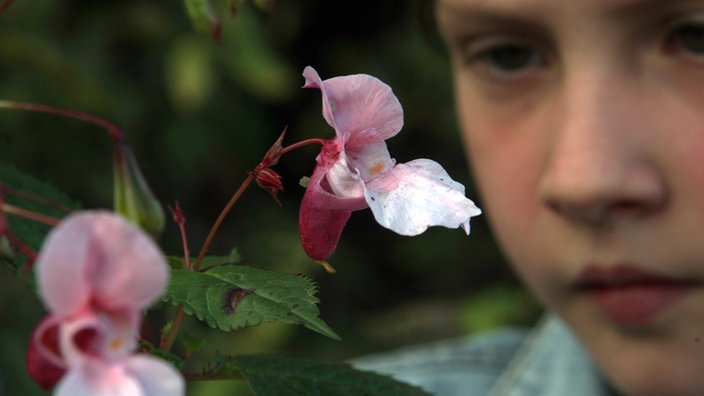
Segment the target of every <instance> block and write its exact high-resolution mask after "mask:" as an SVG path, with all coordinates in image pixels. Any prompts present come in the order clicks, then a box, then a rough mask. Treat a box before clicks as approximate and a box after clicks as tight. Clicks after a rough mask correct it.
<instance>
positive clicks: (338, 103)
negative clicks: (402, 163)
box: [303, 66, 403, 145]
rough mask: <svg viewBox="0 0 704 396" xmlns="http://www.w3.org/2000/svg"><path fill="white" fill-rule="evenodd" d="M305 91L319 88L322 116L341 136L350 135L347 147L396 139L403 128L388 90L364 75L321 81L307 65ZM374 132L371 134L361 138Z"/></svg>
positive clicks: (399, 109) (400, 113)
mask: <svg viewBox="0 0 704 396" xmlns="http://www.w3.org/2000/svg"><path fill="white" fill-rule="evenodd" d="M303 77H305V79H306V82H305V85H303V87H304V88H319V89H320V91H321V92H322V95H323V117H325V120H327V122H328V124H330V126H332V127H333V128H335V131H336V133H337V134H338V137H339V136H340V133H347V132H349V133H350V142H349V143H350V144H352V145H360V144H363V142H365V141H367V139H376V137H375V135H377V134H378V136H380V137H381V138H382V140H386V139H388V138H390V137H392V136H395V135H396V134H397V133H398V132H399V131H400V130H401V128H402V127H403V109H402V107H401V103H399V101H398V99H397V98H396V96H395V95H394V94H393V91H392V90H391V87H389V86H388V85H386V84H384V83H383V82H382V81H380V80H379V79H377V78H375V77H372V76H369V75H367V74H355V75H350V76H342V77H334V78H330V79H328V80H325V81H322V80H321V78H320V76H319V75H318V73H317V72H316V71H315V69H313V68H312V67H310V66H308V67H306V68H305V69H304V70H303ZM369 130H373V131H374V135H369V134H368V133H367V134H366V135H362V133H364V132H365V131H369Z"/></svg>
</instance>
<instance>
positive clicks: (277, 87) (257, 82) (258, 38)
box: [222, 4, 300, 101]
mask: <svg viewBox="0 0 704 396" xmlns="http://www.w3.org/2000/svg"><path fill="white" fill-rule="evenodd" d="M255 11H256V10H254V9H253V7H252V6H248V5H246V4H245V5H243V6H242V7H241V8H240V9H238V12H237V18H236V19H235V20H234V21H233V23H232V24H229V25H230V26H225V28H226V33H225V34H226V40H223V43H222V44H223V45H227V46H228V47H229V48H228V49H227V50H226V51H223V55H224V56H225V62H226V63H227V65H228V67H229V69H230V70H231V71H232V76H233V77H234V78H235V80H236V81H237V83H238V84H240V85H241V86H242V87H243V88H245V89H247V91H248V92H249V93H251V94H252V95H255V96H257V97H259V98H262V99H266V100H269V101H282V100H285V99H287V98H289V97H291V96H292V95H293V93H294V92H295V91H296V90H297V89H298V87H299V85H300V78H299V73H298V71H297V70H294V68H293V67H292V65H291V64H290V63H288V61H287V60H286V58H285V57H283V56H281V55H280V54H279V53H278V52H277V51H276V49H275V47H274V46H273V45H272V43H271V40H270V38H269V37H268V33H267V31H266V29H265V28H264V25H263V23H262V22H261V20H260V18H259V17H258V16H257V15H256V13H255Z"/></svg>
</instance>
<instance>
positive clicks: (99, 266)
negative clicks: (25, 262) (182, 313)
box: [37, 211, 168, 315]
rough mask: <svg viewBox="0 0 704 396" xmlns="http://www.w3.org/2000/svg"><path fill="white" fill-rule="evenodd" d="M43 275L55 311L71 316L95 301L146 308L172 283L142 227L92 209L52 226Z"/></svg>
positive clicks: (42, 255) (40, 270)
mask: <svg viewBox="0 0 704 396" xmlns="http://www.w3.org/2000/svg"><path fill="white" fill-rule="evenodd" d="M37 277H38V282H39V291H40V295H41V297H42V299H43V301H44V303H45V304H46V305H47V306H48V307H49V309H50V310H52V311H54V312H56V313H57V314H61V315H69V314H71V313H73V312H76V311H78V310H79V309H81V307H83V306H85V305H87V304H88V303H89V301H90V302H91V303H97V304H99V305H100V306H101V307H102V308H105V309H109V310H112V309H115V310H117V309H122V308H128V309H142V308H144V307H146V306H148V305H149V304H151V303H152V302H153V301H154V300H155V299H156V298H157V297H158V296H159V295H160V294H161V293H162V291H163V289H164V288H165V287H166V282H167V280H168V267H167V265H166V262H165V260H164V258H163V255H162V254H161V252H160V251H159V248H158V247H157V246H156V244H154V242H153V241H152V240H151V239H150V238H149V237H148V236H147V235H146V234H145V233H144V232H143V231H141V230H140V229H139V228H137V227H135V226H134V225H132V224H131V223H129V222H128V221H127V220H125V219H123V218H122V217H120V216H117V215H114V214H112V213H110V212H101V211H92V212H91V211H88V212H81V213H78V214H74V215H71V216H69V217H68V218H67V219H65V220H64V221H62V222H61V224H59V225H58V226H57V227H56V228H55V229H54V230H52V232H51V233H50V234H49V236H48V237H47V240H46V241H45V243H44V246H43V247H42V250H41V252H40V256H39V260H38V262H37Z"/></svg>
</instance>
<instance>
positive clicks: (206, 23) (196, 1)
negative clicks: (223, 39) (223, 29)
mask: <svg viewBox="0 0 704 396" xmlns="http://www.w3.org/2000/svg"><path fill="white" fill-rule="evenodd" d="M183 3H184V5H185V6H186V13H187V14H188V17H189V18H190V19H191V24H192V25H193V28H194V29H196V31H198V32H201V33H206V34H209V35H210V36H211V37H213V38H214V39H215V40H216V41H217V40H220V17H219V16H218V14H217V13H216V12H215V10H214V9H213V5H212V4H210V1H209V0H184V1H183Z"/></svg>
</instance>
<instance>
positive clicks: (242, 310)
mask: <svg viewBox="0 0 704 396" xmlns="http://www.w3.org/2000/svg"><path fill="white" fill-rule="evenodd" d="M316 292H317V287H316V285H315V283H314V282H313V281H312V280H310V279H308V278H305V277H302V276H298V275H292V274H287V273H283V272H274V271H266V270H260V269H256V268H252V267H246V266H233V265H226V266H218V267H213V268H211V269H210V270H208V271H206V272H196V271H189V270H173V271H172V272H171V279H170V281H169V286H168V288H167V290H166V293H165V294H164V297H163V299H164V300H165V301H168V302H171V303H173V304H181V305H183V309H184V311H185V312H186V313H188V314H190V315H195V316H196V317H197V318H198V319H200V320H203V321H205V322H206V323H207V324H208V325H209V326H211V327H213V328H217V329H220V330H224V331H231V330H235V329H239V328H244V327H250V326H257V325H259V324H261V323H262V322H272V321H280V322H284V323H291V324H302V325H303V326H305V327H307V328H309V329H311V330H313V331H315V332H318V333H320V334H322V335H325V336H327V337H331V338H334V339H339V338H340V337H339V336H338V335H337V334H335V332H334V331H333V330H332V329H331V328H330V327H329V326H328V325H327V324H326V323H325V322H324V321H323V320H322V319H320V317H319V315H320V311H319V310H318V307H317V305H316V304H317V303H318V302H319V300H318V298H317V297H316V296H315V293H316Z"/></svg>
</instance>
